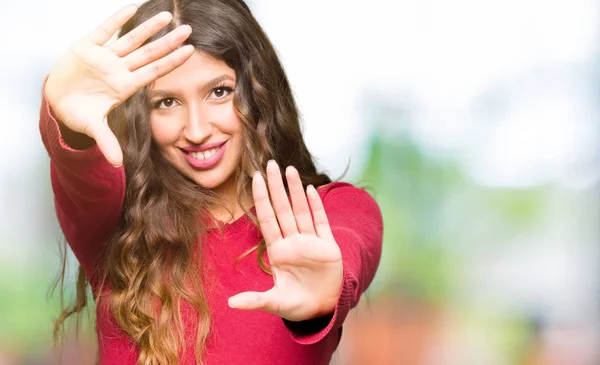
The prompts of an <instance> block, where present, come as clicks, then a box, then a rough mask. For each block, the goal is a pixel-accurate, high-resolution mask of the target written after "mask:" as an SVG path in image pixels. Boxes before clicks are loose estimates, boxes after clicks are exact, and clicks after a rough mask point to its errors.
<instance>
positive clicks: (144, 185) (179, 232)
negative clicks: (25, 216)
mask: <svg viewBox="0 0 600 365" xmlns="http://www.w3.org/2000/svg"><path fill="white" fill-rule="evenodd" d="M160 11H169V12H171V13H172V14H173V21H172V23H171V24H170V25H169V26H167V27H166V28H165V29H163V30H162V31H161V32H160V33H158V34H156V35H155V36H153V37H152V38H151V39H149V40H148V41H147V42H146V43H148V42H151V41H154V40H156V39H158V38H160V37H162V36H164V35H165V34H166V33H168V32H169V31H170V30H173V29H174V28H175V27H177V26H178V25H180V24H189V25H190V26H191V27H192V34H191V36H190V37H189V38H188V39H187V40H186V43H187V44H192V45H193V46H194V47H195V48H196V49H197V50H199V51H201V52H205V53H206V54H209V55H211V56H212V57H214V58H216V59H219V60H222V61H224V62H225V63H226V64H227V65H228V66H229V67H231V68H232V69H233V70H235V72H236V80H237V81H236V87H235V93H234V100H233V103H234V106H235V108H236V111H237V114H238V115H239V117H240V119H241V120H242V122H243V123H244V132H243V152H242V158H241V163H240V165H239V166H238V169H237V172H236V178H237V191H238V199H239V200H240V203H241V201H242V199H243V198H244V197H248V196H250V194H251V190H250V184H251V176H252V174H253V173H254V171H261V172H263V173H264V169H265V166H266V163H267V161H268V160H270V159H274V160H275V161H277V163H278V164H279V166H281V167H282V168H283V167H286V166H288V165H293V166H294V167H296V169H297V170H298V171H299V173H300V177H301V179H302V182H303V184H304V185H305V186H307V185H309V184H312V185H314V186H321V185H324V184H327V183H329V182H331V180H330V178H329V177H328V176H327V175H326V174H323V173H318V172H317V169H316V167H315V164H314V161H313V158H312V156H311V155H310V153H309V152H308V149H307V148H306V145H305V143H304V140H303V137H302V133H301V126H300V122H299V115H298V110H297V107H296V103H295V101H294V98H293V95H292V92H291V89H290V85H289V82H288V79H287V77H286V75H285V72H284V70H283V67H282V65H281V63H280V61H279V59H278V57H277V54H276V52H275V50H274V49H273V46H272V45H271V43H270V41H269V39H268V38H267V36H266V35H265V33H264V32H263V30H262V29H261V27H260V26H259V25H258V23H257V22H256V20H255V18H254V17H253V16H252V14H251V12H250V10H249V8H248V6H247V5H246V4H245V3H244V2H243V1H242V0H150V1H148V2H146V3H144V4H143V5H141V6H140V8H139V9H138V11H137V13H136V14H135V16H134V17H133V18H132V19H131V20H130V21H129V22H127V24H125V25H124V27H123V28H122V29H121V32H120V34H119V36H123V35H124V34H127V33H128V32H129V31H131V30H132V29H134V28H135V27H137V26H138V25H140V24H141V23H143V22H144V21H145V20H147V19H149V18H150V17H152V16H153V15H155V14H157V13H158V12H160ZM149 113H150V105H149V101H148V98H147V96H146V91H145V90H144V89H142V90H139V91H138V92H137V93H136V94H134V95H133V96H131V97H130V98H129V99H128V100H127V101H126V102H124V103H123V104H121V105H120V106H118V107H117V108H115V109H114V110H113V111H111V113H110V114H109V116H108V119H109V123H110V124H111V127H112V128H113V130H114V131H115V133H117V134H118V137H119V140H120V142H121V145H122V147H123V151H124V167H125V171H126V181H127V187H126V196H125V201H124V205H123V210H122V215H121V218H120V223H119V226H118V228H117V229H116V231H115V233H114V235H113V236H112V238H111V239H110V240H109V242H107V245H106V247H105V250H104V254H103V257H102V260H100V261H99V264H98V267H97V271H96V272H97V273H98V278H99V282H100V283H101V285H99V287H100V288H102V287H103V285H106V286H107V287H110V291H107V293H108V294H107V295H106V297H105V296H104V295H103V291H102V289H98V290H96V292H95V293H94V295H95V298H96V301H97V303H98V305H107V306H108V308H109V309H110V312H111V313H112V314H113V315H114V317H115V319H116V321H117V323H118V324H119V325H120V327H121V328H122V329H123V330H124V331H125V332H126V333H127V334H128V335H129V336H130V337H131V338H132V339H133V340H134V342H135V343H136V345H137V346H138V347H139V349H140V356H139V359H138V364H166V363H168V364H173V363H177V362H178V360H179V356H180V355H181V354H182V351H184V349H185V343H184V339H183V324H182V319H181V315H180V311H179V308H180V307H179V306H180V304H181V301H182V300H184V301H187V302H188V303H189V304H191V305H192V306H193V308H195V310H196V311H197V314H198V330H197V339H196V343H195V351H196V358H197V361H198V363H201V358H202V352H203V349H204V346H205V343H206V339H207V337H208V333H209V330H210V313H209V310H208V307H207V303H206V299H205V296H204V294H203V290H202V288H203V285H202V276H201V275H200V272H199V271H198V270H199V269H198V266H199V265H194V263H200V265H201V264H202V255H201V254H200V250H199V248H200V246H199V237H201V235H202V233H203V232H204V230H205V229H206V228H207V227H203V226H202V220H200V219H198V218H199V217H200V216H202V215H204V214H207V213H208V212H207V207H209V206H211V205H212V204H214V203H215V202H216V201H218V199H219V197H218V196H215V194H214V193H212V192H211V191H210V190H208V189H204V188H203V187H201V186H198V185H197V184H195V183H194V182H192V181H191V180H189V179H188V178H186V177H185V176H183V175H182V174H181V173H180V172H179V171H178V170H177V169H176V168H175V167H174V166H172V165H171V164H170V163H169V162H168V161H167V160H166V159H165V158H164V157H163V156H162V155H161V153H160V152H159V151H158V149H157V147H156V146H155V145H154V143H153V140H152V135H151V129H150V124H149V120H150V119H149V116H150V115H149ZM240 205H242V204H240ZM242 206H243V205H242ZM246 214H248V215H250V212H248V211H246ZM252 218H253V219H254V221H255V223H256V220H255V217H252ZM256 248H257V249H258V250H259V255H258V257H259V260H260V258H262V257H263V255H262V254H261V253H262V252H264V250H265V247H264V242H261V243H260V244H259V245H258V246H257V247H256ZM260 264H261V266H263V265H264V262H261V263H260ZM62 275H63V276H64V272H63V274H62ZM87 279H88V278H86V276H85V274H84V273H83V270H80V273H79V276H78V283H77V298H76V301H75V304H74V305H73V306H71V307H70V308H66V309H65V310H64V311H63V312H62V315H61V317H60V318H59V319H58V321H57V322H56V325H55V330H56V331H55V336H56V333H57V331H58V329H59V328H61V327H62V324H63V322H64V320H65V319H66V318H67V317H68V316H70V315H71V314H74V313H77V314H79V313H80V312H81V310H83V309H84V308H85V306H86V304H87V302H86V300H85V298H86V292H85V290H86V288H87V285H88V281H87ZM100 299H101V300H100Z"/></svg>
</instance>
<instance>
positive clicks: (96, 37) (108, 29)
mask: <svg viewBox="0 0 600 365" xmlns="http://www.w3.org/2000/svg"><path fill="white" fill-rule="evenodd" d="M136 11H137V6H135V5H129V6H126V7H124V8H122V9H121V10H119V11H117V12H116V13H114V14H113V15H112V16H111V17H110V18H108V19H106V20H105V21H104V23H102V24H100V26H99V27H98V28H96V29H95V30H94V31H92V32H91V33H90V34H89V35H88V36H87V37H86V38H87V39H88V40H89V41H90V42H92V43H94V44H97V45H99V46H102V45H104V43H106V42H108V41H109V40H110V38H111V37H112V36H113V35H114V34H115V33H116V32H117V31H118V30H119V29H120V28H121V27H122V26H123V25H124V24H125V23H127V21H128V20H129V19H131V17H132V16H133V14H135V13H136Z"/></svg>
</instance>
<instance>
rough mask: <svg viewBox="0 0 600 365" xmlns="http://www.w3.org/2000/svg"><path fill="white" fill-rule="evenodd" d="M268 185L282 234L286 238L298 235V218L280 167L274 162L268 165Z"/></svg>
mask: <svg viewBox="0 0 600 365" xmlns="http://www.w3.org/2000/svg"><path fill="white" fill-rule="evenodd" d="M267 183H268V186H269V195H270V196H271V202H272V205H273V209H274V210H275V215H276V216H277V221H278V222H279V226H280V227H281V233H282V234H283V236H284V237H289V236H292V235H294V234H297V233H298V226H297V225H296V217H294V212H293V211H292V207H291V205H290V200H289V198H288V196H287V193H286V192H285V187H284V186H283V177H282V176H281V171H280V170H279V166H278V165H277V163H276V162H275V161H273V160H271V161H269V163H268V164H267Z"/></svg>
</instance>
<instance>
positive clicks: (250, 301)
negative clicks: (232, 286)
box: [227, 289, 281, 315]
mask: <svg viewBox="0 0 600 365" xmlns="http://www.w3.org/2000/svg"><path fill="white" fill-rule="evenodd" d="M227 302H228V304H229V306H230V307H231V308H235V309H241V310H264V311H267V312H270V313H273V314H277V315H278V314H279V313H280V310H281V303H280V301H279V300H277V298H276V295H275V289H270V290H268V291H266V292H251V291H249V292H244V293H240V294H236V295H234V296H232V297H229V300H228V301H227Z"/></svg>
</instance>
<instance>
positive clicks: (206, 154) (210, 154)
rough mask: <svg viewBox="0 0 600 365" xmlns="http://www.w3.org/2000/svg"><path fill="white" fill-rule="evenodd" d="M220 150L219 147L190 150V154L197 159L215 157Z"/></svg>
mask: <svg viewBox="0 0 600 365" xmlns="http://www.w3.org/2000/svg"><path fill="white" fill-rule="evenodd" d="M218 150H219V147H216V148H211V149H210V150H206V151H204V152H190V156H192V157H193V158H195V159H196V160H205V159H207V158H211V157H213V156H214V155H215V153H217V151H218Z"/></svg>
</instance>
